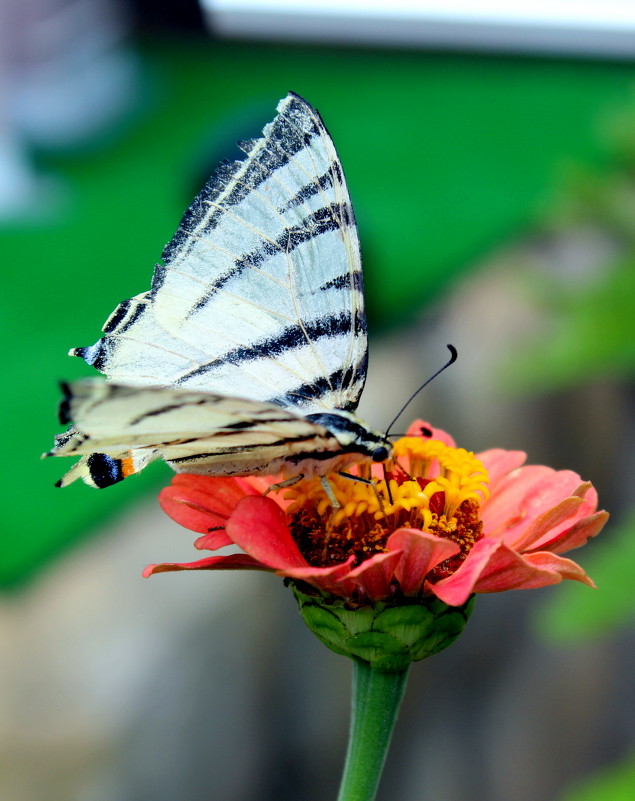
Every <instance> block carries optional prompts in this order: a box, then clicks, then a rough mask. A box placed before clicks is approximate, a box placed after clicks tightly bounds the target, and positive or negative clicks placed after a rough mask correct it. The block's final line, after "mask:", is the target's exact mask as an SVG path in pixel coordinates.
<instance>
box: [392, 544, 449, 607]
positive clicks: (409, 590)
mask: <svg viewBox="0 0 635 801" xmlns="http://www.w3.org/2000/svg"><path fill="white" fill-rule="evenodd" d="M386 544H387V547H388V550H389V551H401V553H402V557H401V559H400V561H399V563H398V564H397V567H396V568H395V577H396V578H397V581H398V582H399V585H400V587H401V592H402V593H403V594H404V595H418V594H419V591H420V589H421V586H422V584H423V581H424V579H425V577H426V575H427V574H428V573H429V571H430V570H432V568H433V567H436V566H437V565H438V564H440V563H441V562H443V561H445V560H446V559H449V558H450V557H451V556H454V555H455V554H457V553H459V552H460V550H461V549H460V548H459V546H458V545H457V544H456V543H455V542H451V541H450V540H444V539H442V538H441V537H435V536H434V534H430V533H429V532H427V531H420V530H419V529H415V528H398V529H397V530H396V531H393V533H392V534H391V535H390V537H388V542H387V543H386Z"/></svg>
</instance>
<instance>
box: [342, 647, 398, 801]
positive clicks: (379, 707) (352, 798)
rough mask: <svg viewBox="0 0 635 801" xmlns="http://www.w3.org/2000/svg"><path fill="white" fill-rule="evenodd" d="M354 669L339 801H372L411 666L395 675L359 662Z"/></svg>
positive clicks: (355, 661)
mask: <svg viewBox="0 0 635 801" xmlns="http://www.w3.org/2000/svg"><path fill="white" fill-rule="evenodd" d="M353 666H354V667H353V702H352V712H351V728H350V732H349V740H348V753H347V754H346V764H345V765H344V775H343V776H342V784H341V786H340V793H339V795H338V797H337V801H373V799H374V798H375V795H376V793H377V787H378V785H379V780H380V778H381V773H382V770H383V767H384V762H385V760H386V754H387V753H388V746H389V745H390V739H391V737H392V732H393V729H394V727H395V723H396V721H397V713H398V712H399V707H400V705H401V699H402V698H403V694H404V691H405V689H406V679H407V677H408V668H409V667H410V666H409V665H408V667H406V668H404V669H403V670H401V671H397V672H393V673H384V672H382V671H379V670H377V669H376V668H373V667H371V665H370V664H369V663H368V662H364V661H362V660H360V659H354V660H353Z"/></svg>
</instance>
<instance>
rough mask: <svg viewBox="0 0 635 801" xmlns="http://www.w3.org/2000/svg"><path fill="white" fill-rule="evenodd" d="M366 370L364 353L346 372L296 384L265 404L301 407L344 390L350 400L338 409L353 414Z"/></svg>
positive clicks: (366, 357)
mask: <svg viewBox="0 0 635 801" xmlns="http://www.w3.org/2000/svg"><path fill="white" fill-rule="evenodd" d="M367 368H368V354H367V353H365V354H364V357H363V359H362V360H361V362H360V363H359V364H357V365H355V366H351V367H348V368H346V370H334V371H333V372H332V373H331V374H330V375H329V376H322V377H320V378H316V379H315V381H312V382H310V383H309V382H307V383H305V384H298V386H296V387H293V389H290V390H288V391H287V392H284V393H283V394H281V395H275V396H274V397H272V398H268V399H267V402H268V403H275V404H276V405H278V406H302V405H304V404H305V403H311V402H319V401H320V400H321V399H322V398H323V397H324V396H325V395H328V394H329V392H333V391H334V390H335V391H342V390H345V392H346V395H347V396H348V397H349V398H350V400H349V402H348V403H347V404H345V405H344V406H341V407H340V408H341V409H343V410H344V411H347V412H354V411H355V409H356V408H357V404H358V403H359V396H360V395H361V394H362V389H363V388H364V383H365V381H366V371H367Z"/></svg>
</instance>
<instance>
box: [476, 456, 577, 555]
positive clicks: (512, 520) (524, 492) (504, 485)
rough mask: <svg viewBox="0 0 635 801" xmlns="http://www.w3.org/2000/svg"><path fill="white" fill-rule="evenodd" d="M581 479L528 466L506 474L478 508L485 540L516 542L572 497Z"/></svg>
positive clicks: (564, 473) (572, 473)
mask: <svg viewBox="0 0 635 801" xmlns="http://www.w3.org/2000/svg"><path fill="white" fill-rule="evenodd" d="M580 483H581V479H580V476H578V474H577V473H574V472H572V471H570V470H558V471H556V470H552V469H551V468H550V467H545V466H543V465H528V466H526V467H520V468H518V469H517V470H514V471H513V472H512V473H509V474H508V475H507V476H505V477H504V478H503V479H501V481H500V482H499V483H498V485H497V487H496V490H495V492H493V493H492V494H491V496H490V497H489V498H488V500H486V501H485V502H484V504H483V506H482V507H481V519H482V520H483V524H484V533H485V536H486V537H502V538H503V539H504V540H505V542H507V543H514V542H517V541H518V540H519V539H520V537H522V536H523V535H524V533H525V532H526V531H527V529H528V528H529V526H530V525H531V524H532V523H533V522H534V520H536V518H538V517H540V515H542V514H543V513H544V512H546V511H548V510H549V509H551V508H552V507H554V506H557V505H558V504H559V503H560V501H562V500H563V499H564V498H567V497H570V496H572V495H573V494H574V493H575V491H576V489H577V488H578V487H579V486H580Z"/></svg>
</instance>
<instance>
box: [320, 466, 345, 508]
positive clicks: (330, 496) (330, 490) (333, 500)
mask: <svg viewBox="0 0 635 801" xmlns="http://www.w3.org/2000/svg"><path fill="white" fill-rule="evenodd" d="M340 475H342V474H341V473H340ZM320 481H321V483H322V489H323V490H324V492H325V493H326V494H327V496H328V499H329V501H330V502H331V506H332V507H333V509H339V508H340V506H341V504H340V502H339V501H338V500H337V498H336V497H335V493H334V492H333V487H332V486H331V485H330V484H329V482H328V479H327V478H325V477H324V476H320Z"/></svg>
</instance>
